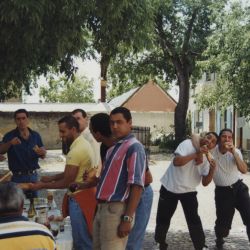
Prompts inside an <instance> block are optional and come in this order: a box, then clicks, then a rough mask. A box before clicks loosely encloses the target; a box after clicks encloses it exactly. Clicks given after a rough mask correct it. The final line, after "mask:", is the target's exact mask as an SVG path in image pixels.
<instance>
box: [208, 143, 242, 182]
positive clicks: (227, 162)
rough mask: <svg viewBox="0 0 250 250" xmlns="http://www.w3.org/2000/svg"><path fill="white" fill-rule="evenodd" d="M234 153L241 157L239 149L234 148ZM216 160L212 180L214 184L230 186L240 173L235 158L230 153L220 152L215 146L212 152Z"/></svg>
mask: <svg viewBox="0 0 250 250" xmlns="http://www.w3.org/2000/svg"><path fill="white" fill-rule="evenodd" d="M235 151H236V153H237V154H239V157H240V158H241V159H242V154H241V152H240V150H239V149H237V148H236V149H235ZM212 154H213V157H214V160H215V162H216V168H215V172H214V176H213V180H214V183H215V185H216V186H230V185H232V184H234V183H235V182H237V181H238V180H239V179H240V178H241V176H242V175H241V173H240V171H239V170H238V168H237V165H236V162H235V158H234V156H233V154H232V153H230V152H226V153H225V154H221V153H220V151H219V147H218V146H216V148H215V150H214V151H213V152H212Z"/></svg>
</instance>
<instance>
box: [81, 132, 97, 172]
mask: <svg viewBox="0 0 250 250" xmlns="http://www.w3.org/2000/svg"><path fill="white" fill-rule="evenodd" d="M82 136H83V137H84V138H85V139H86V140H87V141H88V142H89V143H90V145H91V147H92V149H93V151H94V166H95V167H98V166H99V164H100V163H101V157H100V143H98V142H97V141H96V140H95V138H94V137H93V135H92V134H91V133H90V131H89V128H88V127H87V128H85V129H84V130H83V132H82Z"/></svg>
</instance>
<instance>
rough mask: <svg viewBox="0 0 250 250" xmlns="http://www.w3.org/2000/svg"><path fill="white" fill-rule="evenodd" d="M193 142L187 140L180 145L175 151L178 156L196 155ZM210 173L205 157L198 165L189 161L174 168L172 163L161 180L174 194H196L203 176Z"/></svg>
mask: <svg viewBox="0 0 250 250" xmlns="http://www.w3.org/2000/svg"><path fill="white" fill-rule="evenodd" d="M195 152H196V149H195V148H194V146H193V144H192V141H191V140H190V139H187V140H185V141H183V142H182V143H180V144H179V146H178V147H177V149H176V150H175V154H176V155H181V156H187V155H190V154H194V153H195ZM208 173H209V163H208V161H207V159H206V157H205V156H203V163H201V164H199V165H196V163H195V160H192V161H189V162H188V163H186V164H185V165H184V166H181V167H180V166H178V167H176V166H174V163H173V161H172V162H171V163H170V165H169V167H168V169H167V171H166V172H165V174H164V175H163V176H162V178H161V183H162V185H163V186H164V187H165V188H166V189H167V190H168V191H170V192H172V193H187V192H194V191H195V190H196V187H197V186H198V185H199V184H200V181H201V178H202V176H206V175H207V174H208Z"/></svg>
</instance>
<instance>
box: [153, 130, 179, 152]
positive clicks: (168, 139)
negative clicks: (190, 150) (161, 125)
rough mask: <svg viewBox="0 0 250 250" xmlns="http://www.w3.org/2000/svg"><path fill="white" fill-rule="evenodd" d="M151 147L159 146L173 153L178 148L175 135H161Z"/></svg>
mask: <svg viewBox="0 0 250 250" xmlns="http://www.w3.org/2000/svg"><path fill="white" fill-rule="evenodd" d="M151 145H154V146H159V148H160V149H166V151H169V150H170V151H173V150H175V148H176V142H175V136H174V133H169V134H166V133H162V132H161V133H159V134H158V135H157V138H156V139H155V140H154V141H152V143H151Z"/></svg>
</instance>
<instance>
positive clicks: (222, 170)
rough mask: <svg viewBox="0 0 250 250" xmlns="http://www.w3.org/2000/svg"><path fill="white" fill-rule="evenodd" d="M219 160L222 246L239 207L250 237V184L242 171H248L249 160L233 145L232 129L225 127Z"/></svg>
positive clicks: (217, 200)
mask: <svg viewBox="0 0 250 250" xmlns="http://www.w3.org/2000/svg"><path fill="white" fill-rule="evenodd" d="M213 157H214V160H215V162H216V170H215V172H214V177H213V180H214V184H215V186H216V188H215V206H216V217H217V218H216V221H215V235H216V237H217V239H216V246H217V248H218V249H222V247H223V244H224V240H223V238H224V237H227V236H228V234H229V230H230V229H231V225H232V220H233V216H234V212H235V208H236V209H237V210H238V211H239V212H240V215H241V218H242V220H243V223H244V225H245V226H246V229H247V235H248V239H249V241H250V197H249V191H248V187H247V186H246V185H245V184H244V183H243V182H242V176H241V174H245V173H247V164H246V163H245V162H244V161H243V159H242V154H241V152H240V150H239V149H237V148H235V147H234V145H233V132H232V130H231V129H227V128H225V129H222V130H221V132H220V134H219V143H218V146H217V147H216V148H215V150H214V151H213Z"/></svg>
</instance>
